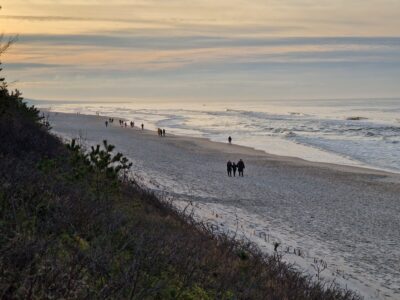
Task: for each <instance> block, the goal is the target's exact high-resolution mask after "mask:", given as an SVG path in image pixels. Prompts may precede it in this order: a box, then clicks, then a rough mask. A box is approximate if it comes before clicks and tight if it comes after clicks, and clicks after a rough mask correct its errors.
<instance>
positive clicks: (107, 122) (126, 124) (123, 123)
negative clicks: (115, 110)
mask: <svg viewBox="0 0 400 300" xmlns="http://www.w3.org/2000/svg"><path fill="white" fill-rule="evenodd" d="M118 122H119V126H121V127H125V128H126V127H128V122H126V121H124V120H118ZM104 123H105V125H106V127H108V124H110V123H114V118H108V120H106V121H105V122H104ZM129 125H130V126H131V128H133V127H135V122H133V121H130V122H129ZM140 126H141V128H142V130H143V129H144V124H143V123H142V124H141V125H140Z"/></svg>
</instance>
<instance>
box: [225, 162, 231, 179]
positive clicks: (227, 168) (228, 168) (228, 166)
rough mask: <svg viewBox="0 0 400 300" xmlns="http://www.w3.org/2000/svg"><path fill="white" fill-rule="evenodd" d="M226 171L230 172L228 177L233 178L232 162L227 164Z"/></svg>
mask: <svg viewBox="0 0 400 300" xmlns="http://www.w3.org/2000/svg"><path fill="white" fill-rule="evenodd" d="M226 171H227V172H228V176H229V177H232V162H231V161H230V160H228V162H227V163H226Z"/></svg>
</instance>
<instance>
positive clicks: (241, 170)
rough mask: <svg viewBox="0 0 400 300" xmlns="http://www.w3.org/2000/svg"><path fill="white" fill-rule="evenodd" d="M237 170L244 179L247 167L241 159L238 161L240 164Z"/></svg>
mask: <svg viewBox="0 0 400 300" xmlns="http://www.w3.org/2000/svg"><path fill="white" fill-rule="evenodd" d="M237 168H238V171H239V176H242V177H243V170H244V168H245V166H244V162H243V160H242V159H240V160H239V161H238V163H237Z"/></svg>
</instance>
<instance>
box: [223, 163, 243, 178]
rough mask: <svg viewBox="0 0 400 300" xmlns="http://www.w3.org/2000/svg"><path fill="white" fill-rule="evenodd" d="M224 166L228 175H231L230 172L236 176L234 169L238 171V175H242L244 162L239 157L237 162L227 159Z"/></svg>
mask: <svg viewBox="0 0 400 300" xmlns="http://www.w3.org/2000/svg"><path fill="white" fill-rule="evenodd" d="M226 168H227V171H228V176H229V177H232V174H233V177H236V171H238V173H239V174H238V175H239V176H240V177H243V171H244V168H245V166H244V162H243V160H242V159H240V160H239V161H238V162H237V163H235V162H231V161H230V160H228V162H227V163H226Z"/></svg>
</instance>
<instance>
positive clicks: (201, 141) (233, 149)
mask: <svg viewBox="0 0 400 300" xmlns="http://www.w3.org/2000/svg"><path fill="white" fill-rule="evenodd" d="M43 111H46V110H45V109H43ZM50 113H51V114H61V115H62V114H64V115H76V114H74V113H66V112H57V111H51V112H50ZM78 115H79V116H85V117H90V118H91V117H93V118H96V119H99V118H100V119H102V120H104V121H105V120H108V118H115V119H117V118H118V119H121V120H126V121H128V120H127V119H125V118H120V117H109V116H103V115H91V114H81V113H79V114H78ZM111 126H116V127H119V126H118V125H117V124H115V125H114V124H111ZM121 129H134V130H138V131H140V132H142V133H145V134H149V135H151V136H157V134H156V132H154V131H153V130H150V129H146V128H145V129H144V130H143V131H142V130H141V129H140V128H139V126H135V127H134V128H130V127H129V126H128V127H127V128H122V127H121ZM157 137H158V136H157ZM167 137H168V138H174V139H175V140H176V142H179V141H184V142H186V143H194V144H196V145H197V146H200V147H202V148H206V149H208V150H215V151H219V152H222V153H233V154H243V155H250V156H254V157H264V158H267V159H270V160H273V161H276V162H282V163H293V164H297V165H303V166H307V167H319V168H328V169H331V170H334V171H342V172H350V173H358V174H371V175H377V176H388V177H395V178H396V179H397V180H399V182H400V171H399V172H396V171H394V170H386V169H383V168H379V167H373V166H353V165H346V164H336V163H330V162H318V161H312V160H307V159H303V158H301V157H296V156H284V155H278V154H272V153H268V152H267V151H265V150H262V149H256V148H254V147H251V146H243V145H239V144H235V143H232V144H228V143H224V142H219V141H213V140H211V139H210V138H207V137H194V136H186V135H179V134H174V133H169V132H167Z"/></svg>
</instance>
